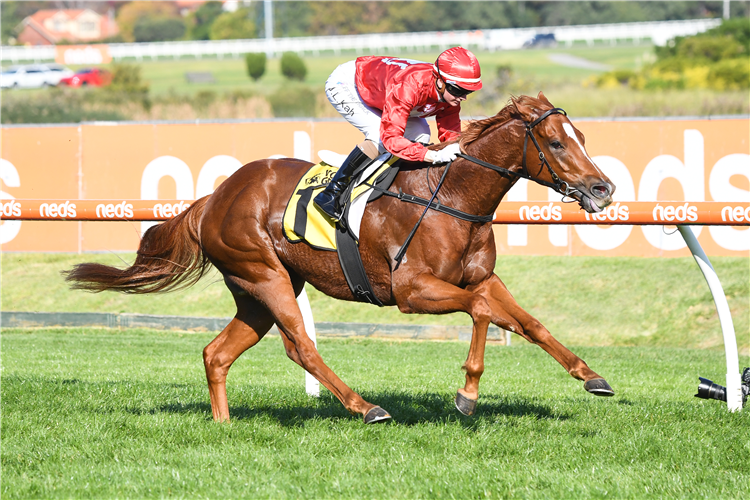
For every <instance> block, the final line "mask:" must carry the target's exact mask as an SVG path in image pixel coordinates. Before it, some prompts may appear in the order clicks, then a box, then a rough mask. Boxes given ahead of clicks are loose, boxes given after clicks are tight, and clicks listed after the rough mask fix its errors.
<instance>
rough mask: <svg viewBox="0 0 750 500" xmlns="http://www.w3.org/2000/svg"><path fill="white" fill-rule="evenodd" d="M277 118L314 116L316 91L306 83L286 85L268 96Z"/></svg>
mask: <svg viewBox="0 0 750 500" xmlns="http://www.w3.org/2000/svg"><path fill="white" fill-rule="evenodd" d="M268 102H269V103H270V104H271V109H272V110H273V115H274V116H275V117H277V118H303V117H304V118H314V117H315V102H316V95H315V92H313V91H312V90H310V88H309V87H306V86H304V85H285V86H283V87H280V88H279V89H278V90H276V92H274V93H273V94H271V95H270V96H268Z"/></svg>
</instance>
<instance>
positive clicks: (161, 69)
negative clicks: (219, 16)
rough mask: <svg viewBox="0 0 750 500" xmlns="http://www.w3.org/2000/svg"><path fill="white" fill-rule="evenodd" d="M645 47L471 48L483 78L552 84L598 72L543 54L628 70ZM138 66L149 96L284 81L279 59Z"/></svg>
mask: <svg viewBox="0 0 750 500" xmlns="http://www.w3.org/2000/svg"><path fill="white" fill-rule="evenodd" d="M652 50H653V49H652V48H651V46H650V45H640V46H632V45H627V46H619V47H601V46H599V47H591V48H583V47H575V48H566V47H564V46H560V47H557V48H554V49H531V50H508V51H498V52H486V51H476V54H477V58H478V59H479V62H480V64H481V65H482V67H483V68H484V69H485V76H488V77H490V78H492V77H493V76H494V73H495V71H496V68H497V67H498V66H500V65H510V66H511V67H512V68H513V70H514V71H515V72H516V73H517V74H518V75H519V76H522V77H525V78H529V77H532V76H533V77H535V78H543V79H545V80H547V81H549V79H552V80H553V82H548V83H557V82H558V81H560V80H573V81H576V82H580V81H581V80H583V79H585V78H586V77H588V76H591V75H592V74H597V73H599V72H598V71H592V70H590V69H580V68H570V67H566V66H561V65H559V64H555V63H553V62H551V61H550V60H549V58H548V56H549V55H550V54H552V53H570V54H573V55H576V56H578V57H583V58H591V60H594V61H597V62H604V63H606V64H608V65H612V66H613V67H616V68H622V69H634V68H635V67H636V65H637V64H638V61H639V60H641V59H642V57H643V54H644V53H646V52H651V51H652ZM438 54H439V52H437V51H434V52H428V53H422V52H402V53H400V54H377V55H396V56H401V57H408V58H412V59H418V60H423V61H433V60H435V58H437V56H438ZM358 55H364V54H355V53H353V52H352V53H349V54H343V55H338V56H337V55H321V56H318V57H312V56H309V55H308V56H304V57H303V59H304V61H305V65H306V67H307V69H308V73H307V76H306V78H305V83H306V84H308V85H310V86H313V87H315V88H322V86H323V85H324V83H325V81H326V79H327V78H328V76H329V75H330V74H331V72H332V71H333V70H334V69H335V68H336V66H338V65H339V64H341V63H343V62H346V61H349V60H352V59H354V58H356V57H357V56H358ZM138 64H140V65H141V67H142V68H143V77H144V79H145V80H147V81H149V82H150V84H151V91H152V93H154V94H155V95H158V94H160V93H163V92H166V91H168V90H169V89H173V90H174V91H175V92H177V93H190V92H194V91H196V90H214V91H221V92H223V91H227V90H231V89H236V88H241V89H245V90H254V91H257V92H259V93H268V91H269V90H270V89H273V88H275V87H277V86H278V85H281V84H283V83H284V82H285V78H284V76H283V75H282V74H281V67H280V59H279V58H272V59H268V62H267V65H266V74H265V75H264V76H263V77H262V78H261V79H260V80H258V82H253V81H252V80H251V79H250V78H249V77H248V76H247V71H246V69H245V61H244V58H242V57H240V58H236V59H235V58H225V59H199V60H195V59H182V60H175V61H173V60H160V61H148V60H146V61H141V62H139V63H138ZM199 71H204V72H211V73H212V74H213V76H214V78H215V79H216V83H215V84H189V83H187V82H186V80H185V73H186V72H199Z"/></svg>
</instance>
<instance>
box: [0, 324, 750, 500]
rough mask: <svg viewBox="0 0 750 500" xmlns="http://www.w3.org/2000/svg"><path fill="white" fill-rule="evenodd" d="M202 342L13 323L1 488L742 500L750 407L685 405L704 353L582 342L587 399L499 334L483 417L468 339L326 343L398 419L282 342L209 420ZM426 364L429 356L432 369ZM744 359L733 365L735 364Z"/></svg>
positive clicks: (333, 362) (249, 358) (548, 361)
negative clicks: (362, 410) (469, 390)
mask: <svg viewBox="0 0 750 500" xmlns="http://www.w3.org/2000/svg"><path fill="white" fill-rule="evenodd" d="M211 338H212V335H210V334H182V333H175V332H157V331H140V330H129V331H122V332H118V331H109V330H95V329H57V330H36V331H28V330H26V331H24V330H5V331H3V338H2V341H3V344H2V347H3V349H2V370H3V372H2V373H3V379H2V402H1V408H2V415H3V419H2V436H3V446H2V452H1V453H2V466H3V467H2V469H3V470H2V473H3V481H2V486H1V489H2V490H1V494H2V497H3V498H7V499H11V498H114V497H119V498H157V497H159V498H163V497H177V498H201V497H214V498H216V497H219V498H261V497H271V498H363V497H364V498H505V497H520V498H605V497H607V498H609V497H614V498H744V497H747V496H748V495H750V462H749V461H748V460H747V456H748V453H749V452H750V442H749V441H748V439H747V435H748V434H747V432H748V427H749V426H750V411H747V410H745V411H744V412H741V413H734V414H730V413H729V412H727V410H726V406H725V405H723V404H721V403H718V402H716V401H704V400H699V399H696V398H693V396H692V395H693V394H694V393H695V389H696V387H697V382H698V380H697V375H698V374H701V375H703V376H706V377H709V378H711V377H713V378H714V379H715V380H717V381H721V380H722V379H723V371H724V369H723V366H724V362H723V353H721V352H720V351H712V350H708V351H706V350H698V349H673V348H646V347H603V348H584V347H580V348H577V349H575V351H576V352H577V354H579V355H580V356H581V357H583V359H585V360H586V361H587V362H588V363H589V365H590V366H591V367H592V368H593V369H595V370H596V371H598V372H599V373H600V374H602V375H604V376H605V377H607V379H608V381H609V382H610V383H611V384H612V386H613V387H614V389H615V391H617V395H616V396H615V397H613V398H596V397H594V396H591V395H589V394H587V393H586V392H585V391H584V390H583V388H582V385H581V383H580V382H578V381H575V380H574V379H572V378H571V377H569V376H568V375H567V373H565V371H564V370H563V369H562V367H560V366H559V365H558V364H557V363H556V362H555V361H554V360H553V359H552V358H551V357H549V356H548V355H547V354H546V353H544V352H543V351H542V350H541V349H538V348H536V347H533V346H529V345H520V344H519V345H515V346H513V347H504V346H496V345H490V346H488V349H487V356H486V360H487V365H486V371H485V375H484V377H483V379H482V385H481V388H480V393H481V396H480V400H479V406H478V410H477V414H476V415H475V416H474V417H471V418H467V417H462V416H461V415H460V414H459V413H458V412H457V411H456V410H455V408H454V407H453V401H452V400H453V397H454V395H455V391H456V389H457V388H458V387H459V386H461V385H462V383H463V374H462V372H461V371H460V368H459V367H460V365H461V363H462V362H463V360H464V359H465V356H466V352H467V349H468V343H465V342H401V343H395V342H388V341H377V340H326V339H323V340H322V341H321V342H320V351H321V353H322V355H323V356H324V358H325V359H326V360H327V362H328V363H329V365H330V366H331V367H332V368H333V369H334V370H335V371H336V372H337V373H338V374H339V375H340V376H341V377H342V378H343V379H344V380H345V381H346V382H347V383H348V384H349V385H350V386H351V387H352V388H354V389H355V390H357V391H359V392H360V393H361V394H362V395H363V397H365V398H366V399H368V400H371V401H373V402H375V403H377V404H380V405H382V406H383V407H384V408H386V409H388V410H389V411H390V412H391V413H392V415H393V417H394V422H393V423H391V424H388V425H380V426H366V425H365V424H363V423H362V422H361V419H360V418H358V417H352V416H350V415H349V414H348V413H347V412H346V410H344V408H343V407H342V406H341V405H340V404H339V402H338V401H337V400H335V399H334V398H333V397H332V395H331V394H330V393H329V392H327V391H325V390H323V391H322V395H321V397H320V398H317V399H316V398H310V397H308V396H307V395H306V394H305V393H304V388H303V386H304V384H303V372H302V370H301V369H300V368H299V367H297V366H296V365H294V364H293V363H292V362H291V361H289V360H288V359H287V358H286V356H285V354H284V349H283V346H282V343H281V340H280V339H279V338H278V337H271V338H267V339H264V340H263V341H262V342H261V343H260V344H258V346H256V347H254V348H253V349H252V350H250V351H249V352H247V353H245V355H243V356H242V357H241V358H240V359H239V360H238V361H237V362H236V363H235V365H234V366H233V368H232V370H231V371H230V374H229V382H228V393H229V401H230V412H231V414H232V417H233V421H232V423H230V424H216V423H214V422H213V421H212V420H211V412H210V406H209V400H208V393H207V392H208V391H207V389H206V383H205V375H204V372H203V367H202V363H201V350H202V348H203V346H205V345H206V344H207V343H208V342H209V341H210V340H211ZM425 360H429V362H425ZM748 361H750V360H748V358H747V357H744V358H743V359H742V360H741V363H743V366H745V365H747V364H748Z"/></svg>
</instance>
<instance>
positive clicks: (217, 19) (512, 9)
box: [0, 0, 750, 44]
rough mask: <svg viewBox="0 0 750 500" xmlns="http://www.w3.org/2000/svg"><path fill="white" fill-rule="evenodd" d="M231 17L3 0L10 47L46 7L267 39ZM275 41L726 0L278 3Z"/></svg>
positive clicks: (251, 19) (165, 36)
mask: <svg viewBox="0 0 750 500" xmlns="http://www.w3.org/2000/svg"><path fill="white" fill-rule="evenodd" d="M240 5H241V7H240V8H239V9H237V10H236V11H235V12H225V11H224V10H223V9H222V3H221V2H218V1H208V2H205V3H203V4H202V5H201V6H200V7H199V8H198V9H196V10H194V11H188V10H185V9H182V10H181V9H180V8H179V6H178V5H177V4H175V3H173V2H145V1H138V2H105V1H100V2H82V1H80V0H79V1H31V2H18V1H3V2H0V9H1V10H2V12H1V13H2V27H1V31H2V34H1V36H2V43H4V44H6V43H8V41H9V39H10V38H12V37H13V36H14V34H15V30H16V29H17V28H18V25H19V24H20V23H21V21H23V19H24V18H25V17H26V16H28V15H31V14H33V13H34V12H36V11H37V10H39V9H57V8H90V9H92V10H96V11H98V12H100V13H102V14H104V13H106V12H107V10H108V9H115V10H116V19H117V23H118V26H119V27H120V33H119V34H118V35H117V36H115V37H111V38H110V39H108V40H105V41H107V42H110V43H114V42H154V41H170V40H227V39H246V38H258V37H264V36H265V28H264V26H265V23H264V16H265V12H264V2H260V1H254V2H252V3H248V4H244V3H241V4H240ZM730 5H731V15H732V17H744V18H747V17H748V15H750V2H748V1H746V0H745V1H738V0H734V1H732V2H731V4H730ZM273 9H274V10H273V19H274V26H273V35H274V36H275V37H295V36H321V35H353V34H363V33H402V32H419V31H448V30H481V29H498V28H520V27H532V26H562V25H572V24H606V23H622V22H642V21H666V20H681V19H699V18H707V17H708V18H715V17H721V16H722V12H723V2H722V1H697V2H696V1H622V2H606V1H582V2H572V1H571V2H562V1H560V2H555V1H552V2H547V1H544V2H534V1H494V2H492V1H477V2H472V1H413V2H377V1H354V2H338V1H288V2H287V1H276V2H273Z"/></svg>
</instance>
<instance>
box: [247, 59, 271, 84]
mask: <svg viewBox="0 0 750 500" xmlns="http://www.w3.org/2000/svg"><path fill="white" fill-rule="evenodd" d="M245 65H246V66H247V74H248V76H250V78H252V79H253V80H254V81H256V82H257V81H258V79H259V78H260V77H261V76H263V75H264V74H265V72H266V55H265V54H264V53H250V54H247V55H246V56H245Z"/></svg>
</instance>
